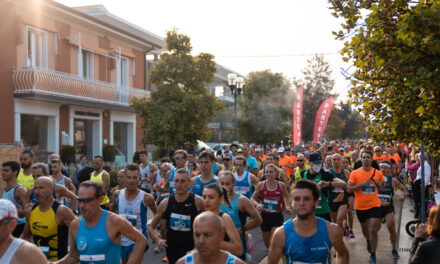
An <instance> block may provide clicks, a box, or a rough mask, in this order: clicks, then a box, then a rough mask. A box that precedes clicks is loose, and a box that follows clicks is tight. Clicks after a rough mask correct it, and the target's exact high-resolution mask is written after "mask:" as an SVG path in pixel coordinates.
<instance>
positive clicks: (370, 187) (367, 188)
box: [362, 184, 376, 194]
mask: <svg viewBox="0 0 440 264" xmlns="http://www.w3.org/2000/svg"><path fill="white" fill-rule="evenodd" d="M375 190H376V188H375V186H374V185H373V184H370V185H368V186H362V193H365V194H374V193H375Z"/></svg>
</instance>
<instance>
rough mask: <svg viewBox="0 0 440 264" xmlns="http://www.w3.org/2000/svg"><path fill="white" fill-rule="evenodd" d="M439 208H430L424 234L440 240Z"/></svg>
mask: <svg viewBox="0 0 440 264" xmlns="http://www.w3.org/2000/svg"><path fill="white" fill-rule="evenodd" d="M439 207H440V206H439V205H437V206H434V207H431V209H430V211H429V216H428V227H427V229H426V232H427V233H428V235H431V236H433V237H435V238H436V239H439V238H440V208H439Z"/></svg>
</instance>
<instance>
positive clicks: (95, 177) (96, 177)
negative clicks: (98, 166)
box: [90, 171, 110, 205]
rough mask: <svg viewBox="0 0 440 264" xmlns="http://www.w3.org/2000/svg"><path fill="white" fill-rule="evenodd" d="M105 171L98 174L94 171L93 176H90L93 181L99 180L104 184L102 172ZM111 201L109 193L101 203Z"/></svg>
mask: <svg viewBox="0 0 440 264" xmlns="http://www.w3.org/2000/svg"><path fill="white" fill-rule="evenodd" d="M103 173H104V171H101V172H100V173H99V174H98V175H96V176H95V171H94V172H92V174H91V176H90V180H91V181H94V182H99V183H101V184H103V181H102V174H103ZM109 202H110V200H109V199H108V197H107V194H106V195H104V200H102V203H101V205H103V204H107V203H109Z"/></svg>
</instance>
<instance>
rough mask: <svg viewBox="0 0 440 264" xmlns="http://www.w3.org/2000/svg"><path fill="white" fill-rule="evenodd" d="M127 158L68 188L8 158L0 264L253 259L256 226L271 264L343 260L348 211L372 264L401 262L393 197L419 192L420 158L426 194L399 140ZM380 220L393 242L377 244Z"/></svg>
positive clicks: (54, 160) (416, 156) (349, 231)
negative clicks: (381, 251)
mask: <svg viewBox="0 0 440 264" xmlns="http://www.w3.org/2000/svg"><path fill="white" fill-rule="evenodd" d="M134 161H135V162H134V163H131V164H128V165H126V166H125V168H124V169H123V170H120V171H118V172H117V183H118V185H117V186H114V187H113V188H110V174H109V171H108V169H107V170H106V169H104V163H103V158H102V157H101V156H95V157H94V158H93V161H92V164H93V169H92V168H90V167H88V166H87V158H86V157H81V163H80V164H79V165H78V170H77V177H76V179H78V180H79V182H78V183H77V182H76V180H75V184H74V182H73V180H72V179H71V178H70V177H69V176H68V175H67V172H66V171H65V169H64V168H63V163H62V162H61V159H60V156H58V155H56V154H53V155H51V156H50V162H49V164H45V163H34V156H33V153H32V152H31V151H23V152H22V153H21V156H20V162H17V161H8V162H4V163H3V164H2V178H3V181H4V183H5V188H4V190H3V195H2V199H1V200H0V263H47V262H48V261H49V262H57V263H77V262H80V263H141V262H142V261H143V258H144V253H145V252H146V251H147V250H148V248H149V246H151V247H154V249H153V250H154V251H155V252H160V251H162V250H165V252H166V257H165V259H164V260H163V261H168V263H170V264H174V263H208V262H209V263H228V264H230V263H245V262H248V263H250V261H251V255H250V252H252V250H253V239H252V236H251V234H250V233H249V230H252V229H254V228H258V227H259V228H260V229H261V233H262V239H263V241H264V245H265V247H266V251H267V252H266V254H267V261H268V263H270V264H276V263H278V262H279V261H280V259H282V260H283V261H284V262H286V263H289V264H290V263H330V261H331V259H332V258H333V257H335V258H336V263H349V251H348V250H347V248H346V246H345V244H344V239H343V237H344V236H345V237H347V239H354V238H355V235H354V232H353V227H354V223H353V221H354V215H356V216H357V219H358V221H359V223H360V227H361V229H362V230H361V231H362V234H363V237H364V239H365V240H366V245H367V247H366V249H365V250H368V252H369V254H370V258H369V261H370V263H376V262H377V261H376V250H377V248H378V244H381V243H391V245H392V251H391V252H390V253H391V254H390V257H392V258H394V259H398V258H399V253H398V249H397V233H396V223H395V216H394V205H393V200H394V195H395V193H394V191H395V190H396V189H399V190H400V192H399V193H400V196H399V197H398V198H399V199H400V200H401V201H403V200H404V199H405V198H406V196H407V195H408V191H407V190H408V186H412V190H413V191H414V190H417V188H419V189H418V190H419V192H421V191H422V190H420V184H419V182H420V179H421V177H422V174H421V168H420V164H421V162H425V168H424V172H425V184H426V185H427V188H426V190H427V191H428V190H430V187H431V168H430V165H429V162H427V160H425V161H422V160H421V155H420V153H417V148H416V146H415V145H414V146H408V145H406V144H395V145H391V144H390V145H383V144H382V145H381V144H375V143H372V142H366V141H365V142H362V141H345V142H330V143H324V144H322V145H320V144H310V145H306V146H304V147H300V146H290V147H289V146H288V145H286V146H273V147H264V148H263V147H260V146H255V145H249V144H243V145H238V144H231V145H230V146H224V147H223V148H222V149H220V150H218V151H217V152H214V151H211V150H202V151H201V152H200V153H195V151H194V150H192V149H188V150H182V149H180V150H176V151H175V152H173V153H172V155H165V156H164V157H162V158H161V159H160V162H159V164H157V165H155V164H153V163H152V162H150V161H149V157H148V152H147V151H146V150H142V151H139V152H137V153H136V158H134ZM87 169H90V170H87ZM84 175H85V176H84ZM405 176H406V177H405ZM402 179H403V180H402ZM76 183H77V184H76ZM416 207H417V201H416ZM436 212H438V210H437V211H436ZM293 213H294V215H293ZM149 215H150V217H148V216H149ZM286 216H287V219H285V217H286ZM293 216H294V217H293ZM292 217H293V218H292ZM436 221H440V216H439V217H438V219H437V220H436ZM383 223H384V224H385V225H386V228H387V229H388V231H389V235H390V241H378V231H379V229H380V228H381V225H382V224H383ZM438 225H439V226H440V224H438ZM419 232H421V231H419ZM422 233H423V232H422ZM412 253H414V252H412ZM147 262H148V260H147ZM414 263H416V262H414ZM417 263H418V262H417Z"/></svg>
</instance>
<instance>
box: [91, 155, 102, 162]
mask: <svg viewBox="0 0 440 264" xmlns="http://www.w3.org/2000/svg"><path fill="white" fill-rule="evenodd" d="M93 159H101V161H103V159H102V156H101V155H96V156H94V157H93Z"/></svg>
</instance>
